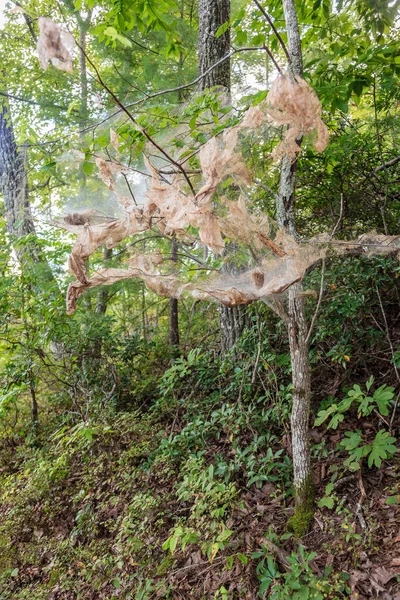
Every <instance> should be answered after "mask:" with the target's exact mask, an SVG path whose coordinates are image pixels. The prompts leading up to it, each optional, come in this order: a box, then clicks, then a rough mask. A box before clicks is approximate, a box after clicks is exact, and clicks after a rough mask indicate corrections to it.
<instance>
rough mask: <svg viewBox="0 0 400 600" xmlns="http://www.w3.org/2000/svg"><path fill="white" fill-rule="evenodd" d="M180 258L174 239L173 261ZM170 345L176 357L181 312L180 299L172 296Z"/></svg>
mask: <svg viewBox="0 0 400 600" xmlns="http://www.w3.org/2000/svg"><path fill="white" fill-rule="evenodd" d="M177 260H178V246H177V243H176V241H175V240H172V248H171V261H172V262H173V263H176V262H177ZM168 337H169V347H170V351H171V358H172V359H174V358H175V357H176V356H177V355H178V354H179V312H178V300H177V299H176V298H170V300H169V336H168Z"/></svg>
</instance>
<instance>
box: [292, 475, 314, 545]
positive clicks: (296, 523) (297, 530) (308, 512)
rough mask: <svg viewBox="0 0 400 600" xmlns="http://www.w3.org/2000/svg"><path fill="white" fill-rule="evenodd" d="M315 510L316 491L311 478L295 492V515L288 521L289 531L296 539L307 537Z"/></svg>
mask: <svg viewBox="0 0 400 600" xmlns="http://www.w3.org/2000/svg"><path fill="white" fill-rule="evenodd" d="M314 509H315V490H314V483H313V480H312V477H311V476H310V477H309V478H308V479H307V480H306V481H305V483H304V484H303V486H302V487H301V488H300V487H299V488H296V490H295V509H294V515H293V517H291V518H290V519H289V521H288V529H289V530H290V531H293V533H294V535H295V537H296V538H300V537H302V536H303V535H305V534H306V533H307V532H308V530H309V529H310V526H311V523H312V520H313V517H314Z"/></svg>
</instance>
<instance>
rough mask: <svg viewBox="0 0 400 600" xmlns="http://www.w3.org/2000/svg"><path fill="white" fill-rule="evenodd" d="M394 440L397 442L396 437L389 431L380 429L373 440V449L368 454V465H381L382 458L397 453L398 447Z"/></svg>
mask: <svg viewBox="0 0 400 600" xmlns="http://www.w3.org/2000/svg"><path fill="white" fill-rule="evenodd" d="M394 442H396V439H395V438H394V437H391V436H390V435H389V432H388V431H385V430H384V429H381V430H380V431H378V433H377V434H376V436H375V439H374V441H373V442H372V449H371V452H370V455H369V456H368V466H369V467H372V465H375V466H376V467H380V466H381V464H382V460H385V459H386V458H388V457H389V456H391V455H392V454H395V453H396V452H397V448H396V446H394V445H393V443H394Z"/></svg>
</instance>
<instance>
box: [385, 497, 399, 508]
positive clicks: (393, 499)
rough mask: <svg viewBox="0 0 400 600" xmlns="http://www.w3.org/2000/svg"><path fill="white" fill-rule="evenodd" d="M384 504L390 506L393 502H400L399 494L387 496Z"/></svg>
mask: <svg viewBox="0 0 400 600" xmlns="http://www.w3.org/2000/svg"><path fill="white" fill-rule="evenodd" d="M385 504H388V505H389V506H392V505H393V504H400V496H389V497H388V498H386V500H385Z"/></svg>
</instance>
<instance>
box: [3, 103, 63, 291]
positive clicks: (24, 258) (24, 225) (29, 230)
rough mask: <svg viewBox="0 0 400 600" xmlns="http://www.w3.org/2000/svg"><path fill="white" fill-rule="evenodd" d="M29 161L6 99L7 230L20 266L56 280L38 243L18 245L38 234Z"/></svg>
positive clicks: (5, 174)
mask: <svg viewBox="0 0 400 600" xmlns="http://www.w3.org/2000/svg"><path fill="white" fill-rule="evenodd" d="M26 161H27V153H26V147H25V146H22V147H20V148H18V147H17V144H16V141H15V137H14V130H13V123H12V120H11V115H10V112H9V109H8V105H7V103H6V101H5V100H4V103H3V105H2V107H1V112H0V190H1V193H2V195H3V198H4V212H5V217H6V226H7V231H8V233H9V235H10V237H11V241H12V242H13V243H14V249H15V253H16V255H17V258H18V260H19V261H20V263H21V264H22V265H24V264H25V265H27V264H31V265H34V264H36V265H38V264H40V275H41V277H43V278H44V279H46V280H50V281H54V278H53V275H52V272H51V269H50V267H49V266H48V263H47V261H46V259H45V257H44V256H43V252H42V250H41V249H40V248H39V246H38V245H37V244H36V243H35V241H34V240H29V241H26V243H18V244H16V243H15V242H16V241H19V240H21V239H23V238H24V237H26V236H28V235H29V234H35V233H36V231H35V225H34V222H33V216H32V210H31V205H30V201H29V187H28V179H27V169H26Z"/></svg>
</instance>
